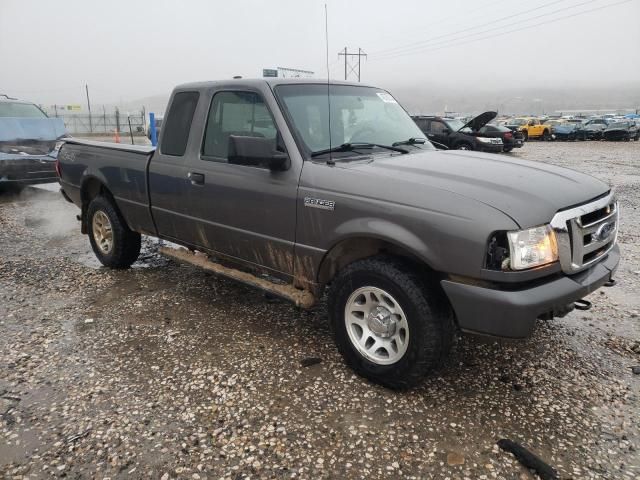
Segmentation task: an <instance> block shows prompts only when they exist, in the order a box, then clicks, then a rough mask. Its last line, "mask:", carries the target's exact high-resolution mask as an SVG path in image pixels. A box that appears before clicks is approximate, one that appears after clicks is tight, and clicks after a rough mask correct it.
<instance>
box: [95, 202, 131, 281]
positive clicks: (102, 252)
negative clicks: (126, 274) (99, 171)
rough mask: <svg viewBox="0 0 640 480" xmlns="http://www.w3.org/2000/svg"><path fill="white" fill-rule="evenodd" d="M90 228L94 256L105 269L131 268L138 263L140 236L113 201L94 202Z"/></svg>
mask: <svg viewBox="0 0 640 480" xmlns="http://www.w3.org/2000/svg"><path fill="white" fill-rule="evenodd" d="M87 225H88V227H89V228H88V230H89V241H90V242H91V248H92V249H93V253H95V255H96V257H97V258H98V260H100V263H102V264H103V265H104V266H105V267H110V268H129V267H130V266H131V264H132V263H133V262H135V261H136V260H137V258H138V255H139V254H140V243H141V238H140V234H139V233H136V232H134V231H132V230H130V229H129V227H128V226H127V224H126V222H125V221H124V219H123V218H122V216H121V215H120V213H119V212H118V210H117V209H116V207H115V205H114V204H113V202H112V201H111V200H110V199H108V198H106V197H103V196H98V197H96V198H94V199H93V200H91V203H90V204H89V208H88V209H87Z"/></svg>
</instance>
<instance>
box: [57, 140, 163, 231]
mask: <svg viewBox="0 0 640 480" xmlns="http://www.w3.org/2000/svg"><path fill="white" fill-rule="evenodd" d="M154 151H155V147H152V146H145V145H126V144H120V143H109V142H95V141H92V140H80V139H77V138H69V139H66V140H65V144H64V145H63V146H62V148H61V149H60V152H59V154H58V160H59V162H60V163H59V165H60V186H61V188H62V190H63V191H64V193H65V194H66V195H67V197H68V198H69V199H70V200H71V201H73V203H75V204H76V205H78V206H79V207H82V193H81V192H82V188H83V186H84V187H85V188H86V187H87V185H86V183H87V182H91V181H92V179H95V180H96V181H99V182H101V183H102V184H104V185H109V189H110V191H111V194H112V195H113V197H114V199H115V201H116V204H117V205H118V207H119V208H120V211H121V212H122V214H123V216H124V218H125V220H126V222H127V224H128V225H129V227H130V228H131V229H132V230H136V231H142V232H148V233H155V227H154V225H153V220H152V218H151V213H150V210H149V189H148V184H147V171H148V168H149V161H150V160H151V157H152V156H153V153H154Z"/></svg>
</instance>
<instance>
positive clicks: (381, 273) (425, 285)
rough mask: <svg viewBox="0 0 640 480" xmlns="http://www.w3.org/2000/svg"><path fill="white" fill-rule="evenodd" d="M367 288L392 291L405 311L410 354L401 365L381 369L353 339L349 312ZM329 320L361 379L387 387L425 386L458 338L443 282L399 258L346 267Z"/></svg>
mask: <svg viewBox="0 0 640 480" xmlns="http://www.w3.org/2000/svg"><path fill="white" fill-rule="evenodd" d="M362 287H375V288H379V289H382V290H384V291H385V292H388V293H389V294H390V295H391V296H392V298H393V299H395V300H396V301H397V302H398V304H399V306H400V308H401V309H402V310H403V311H404V312H405V317H406V320H407V324H408V330H409V332H408V337H409V340H408V344H407V347H406V351H405V352H404V354H403V355H402V357H400V358H399V359H398V360H397V361H396V362H395V363H392V364H388V365H380V364H378V363H374V362H373V361H371V360H369V359H367V358H366V357H365V356H364V355H363V354H361V353H360V352H359V351H358V350H357V348H356V347H355V345H354V344H353V343H352V341H351V339H350V338H349V333H348V332H347V325H346V322H345V309H346V307H347V302H348V301H349V298H350V296H351V295H352V294H353V293H354V292H356V291H357V290H358V289H359V288H362ZM328 311H329V318H330V320H331V324H332V327H333V331H334V335H335V341H336V345H337V347H338V350H339V351H340V353H341V354H342V356H343V357H344V359H345V361H346V363H347V364H348V365H349V366H350V367H351V368H352V369H353V370H355V372H356V373H358V374H359V375H361V376H363V377H365V378H367V379H369V380H371V381H373V382H375V383H379V384H381V385H384V386H385V387H389V388H395V389H398V388H400V389H404V388H409V387H411V386H414V385H416V384H417V383H419V382H420V381H421V380H422V379H423V378H424V376H425V374H426V373H428V372H429V371H430V370H432V369H434V368H435V367H437V366H438V365H440V364H441V362H442V360H443V359H444V358H445V357H446V355H447V354H448V353H449V350H450V348H451V344H452V342H453V337H454V320H453V312H452V310H451V308H450V306H449V303H448V301H447V300H446V298H445V296H444V293H443V292H442V291H441V290H440V286H439V284H438V283H437V282H435V281H431V280H429V279H428V278H427V277H426V275H424V274H421V273H419V272H418V271H417V270H415V269H414V268H412V267H411V266H409V265H407V264H405V263H404V262H402V261H400V260H399V259H397V258H394V257H386V256H379V257H372V258H368V259H364V260H359V261H356V262H354V263H352V264H351V265H349V266H347V267H346V268H344V269H343V270H342V271H341V272H339V273H338V275H337V277H336V278H335V279H334V280H333V283H332V286H331V289H330V290H329V294H328Z"/></svg>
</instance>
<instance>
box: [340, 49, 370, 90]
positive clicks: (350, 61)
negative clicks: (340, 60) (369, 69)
mask: <svg viewBox="0 0 640 480" xmlns="http://www.w3.org/2000/svg"><path fill="white" fill-rule="evenodd" d="M338 56H339V57H344V79H345V80H347V79H348V77H349V75H351V74H354V75H355V76H356V77H357V79H358V82H359V81H360V73H361V68H360V61H361V59H362V57H364V58H367V54H366V53H364V51H363V50H362V49H361V48H358V53H349V51H348V50H347V47H344V51H341V52H339V53H338ZM356 58H357V63H356V60H355V59H356Z"/></svg>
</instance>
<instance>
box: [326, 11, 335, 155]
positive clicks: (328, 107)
mask: <svg viewBox="0 0 640 480" xmlns="http://www.w3.org/2000/svg"><path fill="white" fill-rule="evenodd" d="M324 39H325V44H326V47H327V52H326V59H327V110H328V118H329V150H331V92H330V90H329V14H328V13H327V4H326V3H325V4H324ZM327 164H328V165H335V162H334V161H333V160H332V159H331V151H329V160H327Z"/></svg>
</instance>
